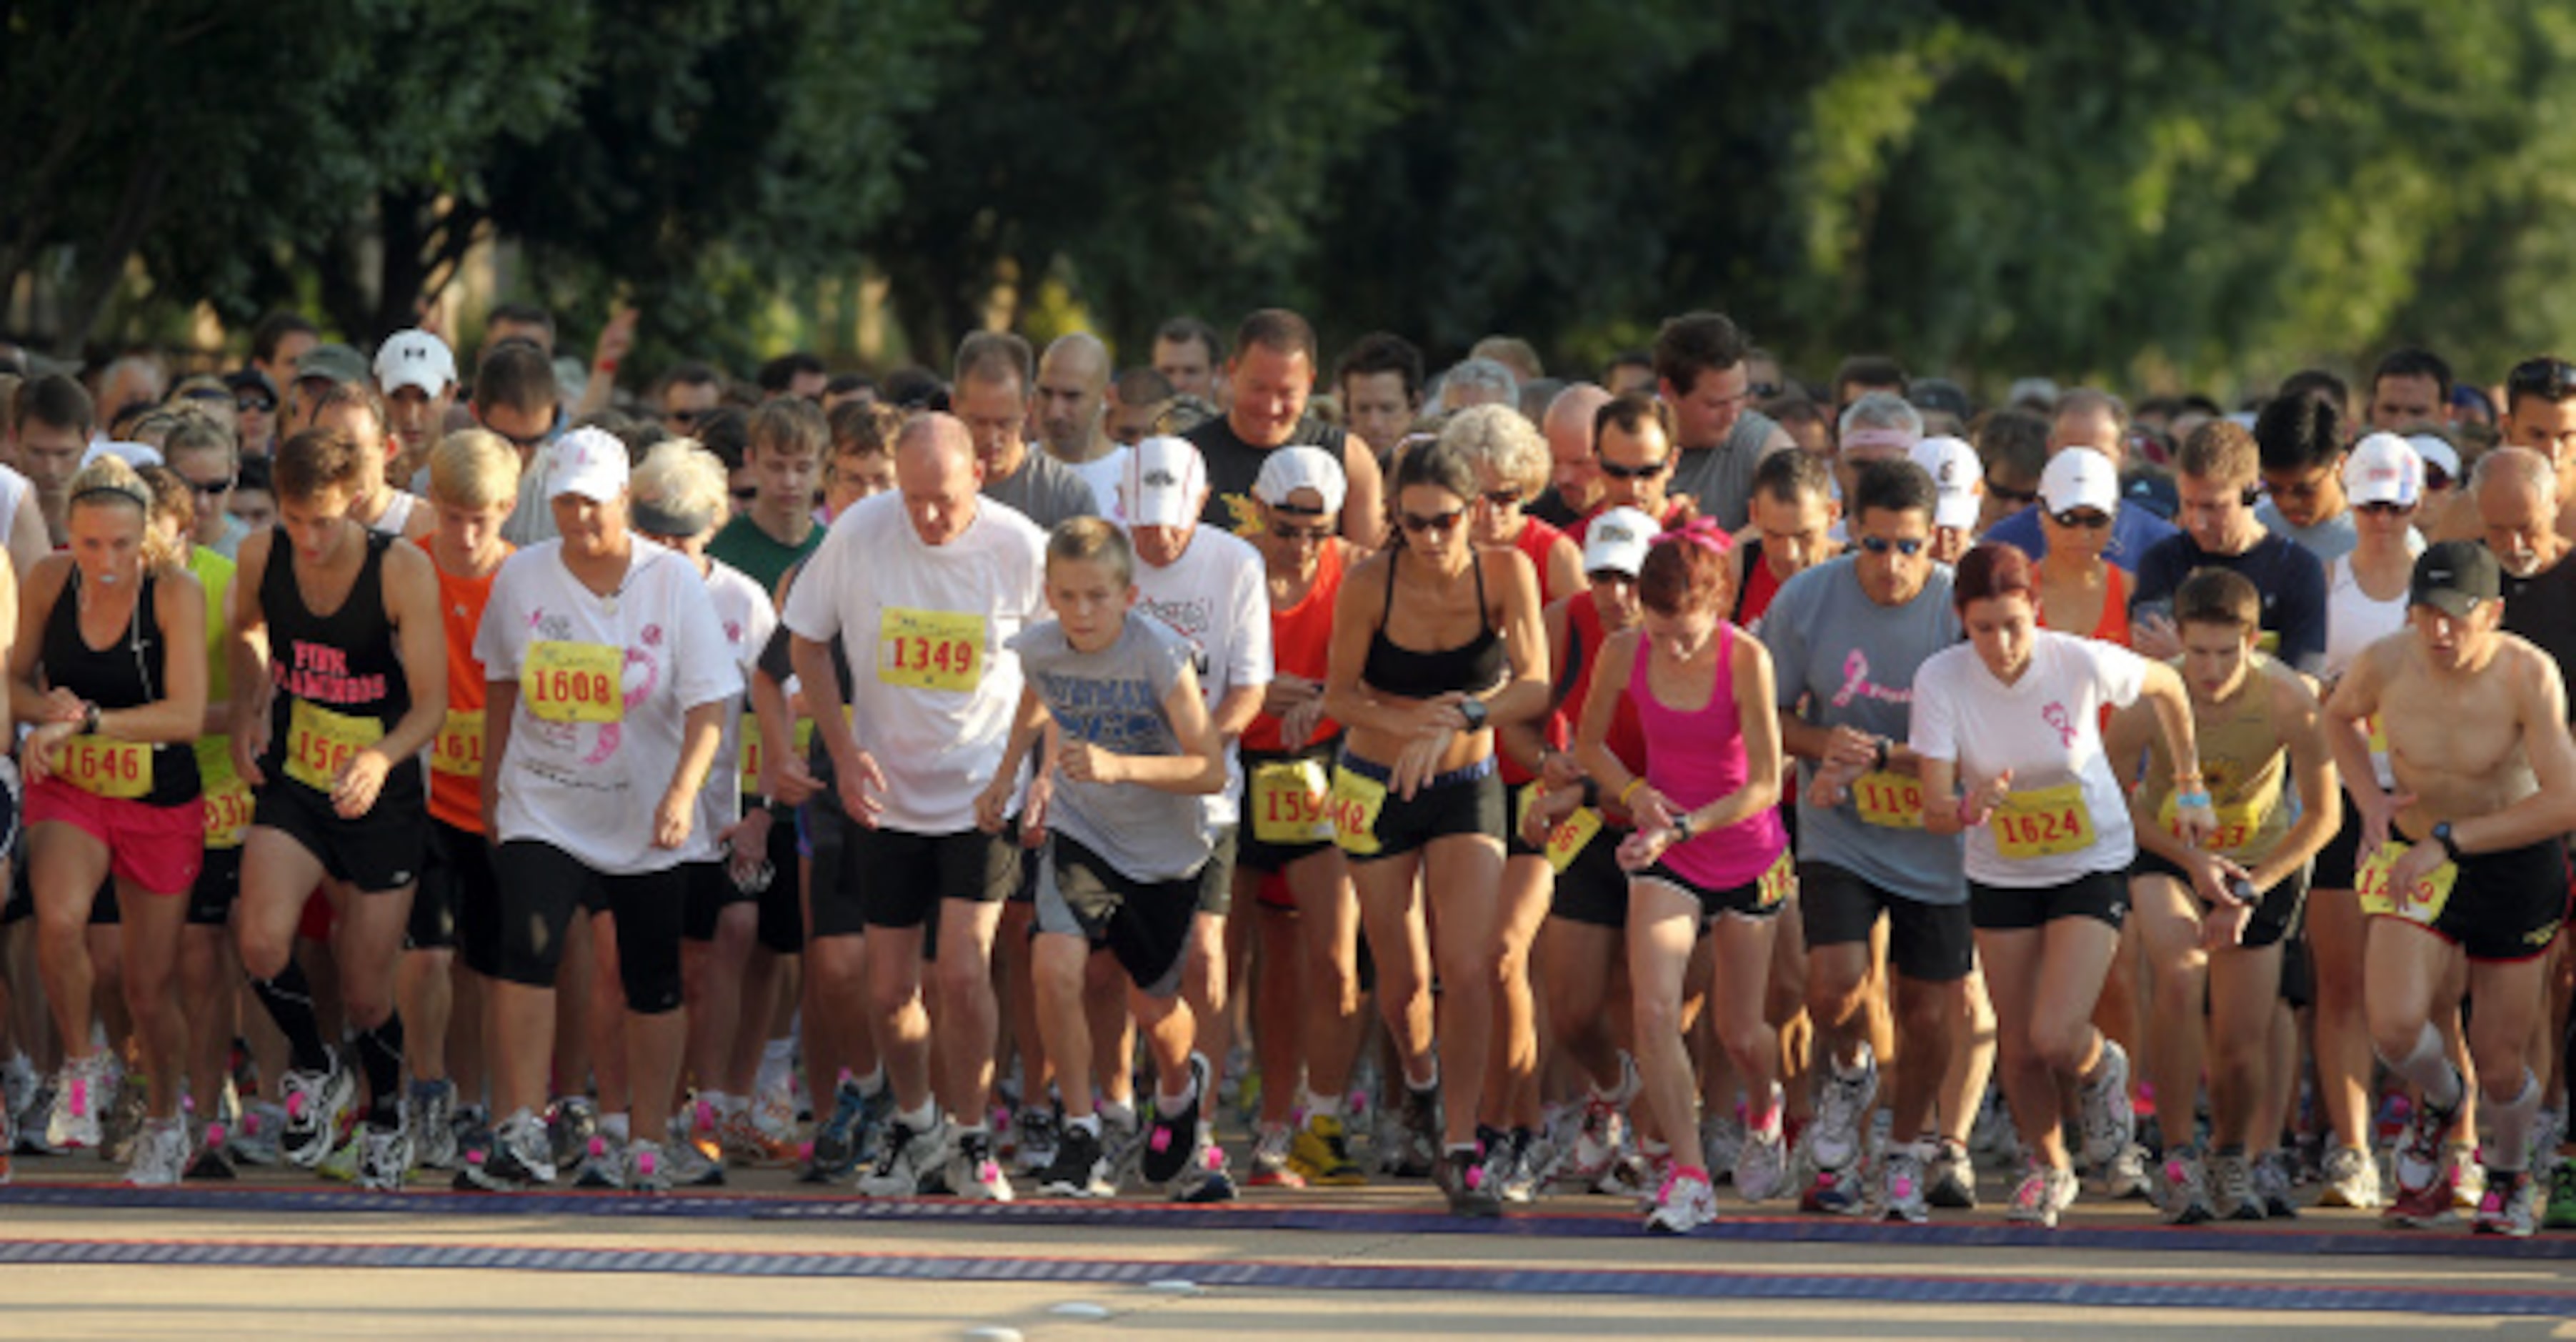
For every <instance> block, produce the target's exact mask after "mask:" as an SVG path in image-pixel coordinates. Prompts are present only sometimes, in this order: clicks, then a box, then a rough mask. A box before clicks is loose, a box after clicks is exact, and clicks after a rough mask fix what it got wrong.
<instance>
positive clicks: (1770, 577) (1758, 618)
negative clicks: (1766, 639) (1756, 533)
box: [1735, 540, 1780, 629]
mask: <svg viewBox="0 0 2576 1342" xmlns="http://www.w3.org/2000/svg"><path fill="white" fill-rule="evenodd" d="M1778 595H1780V575H1779V574H1777V573H1774V572H1772V571H1771V561H1770V560H1768V559H1765V558H1763V557H1762V542H1760V541H1758V540H1757V541H1754V542H1752V543H1751V544H1749V545H1747V546H1745V547H1744V590H1743V591H1742V592H1741V593H1739V594H1737V596H1736V598H1735V623H1736V624H1737V625H1738V626H1739V627H1741V628H1745V629H1751V628H1753V627H1754V626H1755V625H1758V624H1760V623H1761V622H1762V616H1763V613H1764V612H1766V611H1768V610H1770V609H1771V598H1773V597H1775V596H1778Z"/></svg>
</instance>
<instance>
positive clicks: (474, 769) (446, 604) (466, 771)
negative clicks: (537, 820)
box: [422, 544, 513, 834]
mask: <svg viewBox="0 0 2576 1342" xmlns="http://www.w3.org/2000/svg"><path fill="white" fill-rule="evenodd" d="M422 548H423V549H427V548H428V547H427V546H423V547H422ZM502 549H503V551H504V552H505V553H507V552H509V551H511V550H512V549H513V547H511V546H508V545H506V544H505V545H504V546H503V547H502ZM431 566H432V567H433V568H435V567H436V561H435V560H433V561H432V564H431ZM500 576H501V569H500V566H498V565H494V566H493V569H492V571H491V572H490V573H486V574H484V575H483V576H482V577H480V578H460V577H457V576H456V575H454V574H452V573H449V572H448V571H447V570H445V569H439V570H438V618H439V622H440V623H441V624H444V625H445V626H446V627H447V720H446V721H444V722H442V723H440V724H439V726H438V735H437V736H436V737H434V738H432V739H431V741H430V744H429V813H430V815H432V816H433V817H436V818H437V819H438V820H440V821H442V822H444V823H446V824H450V825H454V826H455V827H457V828H458V829H461V830H465V831H467V832H469V833H474V834H480V833H482V832H483V770H484V768H485V765H486V761H485V759H484V757H483V663H481V662H479V661H476V660H475V658H474V631H475V630H476V629H478V628H480V627H481V626H482V624H483V607H484V606H485V605H486V604H487V603H489V602H490V601H491V599H492V580H493V579H495V578H498V577H500Z"/></svg>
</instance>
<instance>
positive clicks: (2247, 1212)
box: [2208, 1149, 2270, 1221]
mask: <svg viewBox="0 0 2576 1342" xmlns="http://www.w3.org/2000/svg"><path fill="white" fill-rule="evenodd" d="M2208 1190H2209V1209H2210V1210H2211V1211H2212V1212H2214V1213H2216V1214H2217V1216H2218V1219H2220V1220H2222V1221H2260V1220H2262V1219H2263V1216H2264V1213H2265V1212H2267V1211H2268V1210H2270V1209H2269V1208H2268V1207H2267V1206H2266V1205H2265V1204H2264V1201H2263V1192H2262V1189H2261V1188H2259V1187H2257V1186H2256V1183H2255V1178H2254V1161H2253V1158H2252V1157H2250V1156H2248V1155H2246V1154H2245V1152H2244V1151H2243V1150H2241V1149H2239V1150H2235V1151H2213V1152H2211V1153H2210V1156H2209V1181H2208Z"/></svg>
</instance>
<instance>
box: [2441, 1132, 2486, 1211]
mask: <svg viewBox="0 0 2576 1342" xmlns="http://www.w3.org/2000/svg"><path fill="white" fill-rule="evenodd" d="M2442 1158H2443V1159H2444V1160H2446V1161H2448V1162H2449V1163H2450V1166H2451V1209H2452V1210H2453V1211H2457V1212H2461V1213H2463V1214H2467V1213H2474V1212H2475V1211H2477V1209H2478V1208H2479V1207H2481V1206H2484V1205H2485V1203H2486V1193H2487V1167H2486V1165H2485V1163H2484V1162H2482V1161H2480V1160H2479V1159H2478V1148H2477V1147H2475V1146H2473V1145H2470V1144H2469V1143H2467V1142H2453V1143H2451V1144H2450V1145H2449V1146H2447V1147H2445V1148H2443V1157H2442Z"/></svg>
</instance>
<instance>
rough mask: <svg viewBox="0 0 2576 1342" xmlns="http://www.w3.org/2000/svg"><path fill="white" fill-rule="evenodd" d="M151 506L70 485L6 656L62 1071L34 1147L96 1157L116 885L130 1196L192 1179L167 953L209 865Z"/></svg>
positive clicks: (185, 580) (196, 693)
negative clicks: (40, 1143) (101, 957)
mask: <svg viewBox="0 0 2576 1342" xmlns="http://www.w3.org/2000/svg"><path fill="white" fill-rule="evenodd" d="M151 500H152V496H151V494H150V492H149V491H148V490H147V489H146V488H145V486H144V484H143V482H142V481H141V480H140V479H138V478H137V477H136V476H135V474H134V471H133V469H132V468H130V467H128V466H127V465H126V464H125V463H124V462H123V461H121V460H119V459H117V458H115V457H112V456H101V457H100V458H99V459H98V460H97V461H95V462H92V463H91V464H90V465H88V466H84V467H82V468H81V470H80V471H79V473H78V474H76V475H74V476H73V477H72V479H71V482H70V487H69V490H68V493H67V497H66V502H65V516H64V522H65V527H66V530H67V531H68V533H69V536H70V542H71V545H70V548H71V553H70V554H68V555H58V556H54V557H50V558H47V559H44V560H40V561H38V563H37V565H36V567H35V568H34V569H33V570H32V571H31V572H30V573H29V574H28V577H27V599H26V601H25V602H24V603H23V604H21V605H20V607H19V609H18V611H17V621H16V628H17V639H16V641H15V642H14V643H13V644H12V645H11V650H10V658H9V671H10V675H9V690H10V705H11V716H12V717H14V718H15V719H16V720H18V721H20V722H27V723H32V724H35V725H34V727H33V729H32V730H31V731H30V732H29V733H28V737H27V744H26V749H25V752H24V761H25V768H26V777H27V829H28V836H27V842H28V859H27V862H28V874H29V881H30V884H31V885H32V886H33V887H34V890H35V899H36V924H37V932H38V938H39V955H38V960H37V964H38V968H39V970H40V972H41V977H42V979H43V981H44V987H45V995H46V997H47V999H48V1000H49V1001H50V1002H51V1003H52V1005H53V1011H54V1023H55V1027H56V1029H57V1031H58V1032H59V1034H60V1036H61V1039H62V1048H63V1059H64V1061H63V1074H62V1077H61V1079H60V1080H59V1081H57V1082H56V1089H55V1102H54V1103H55V1107H54V1111H53V1114H52V1115H51V1118H50V1120H49V1122H48V1124H47V1128H48V1131H47V1134H46V1135H47V1138H48V1140H49V1141H51V1142H52V1144H53V1145H55V1146H57V1147H97V1146H99V1145H100V1141H101V1134H100V1128H99V1120H100V1117H101V1111H102V1110H103V1109H104V1108H105V1101H106V1100H107V1098H108V1095H109V1092H110V1089H111V1086H110V1083H109V1082H108V1080H107V1063H108V1059H107V1057H106V1056H105V1052H104V1051H103V1050H101V1049H99V1048H97V1047H96V1046H95V1045H94V1044H93V1042H92V1036H91V1032H90V1031H91V1020H92V1006H93V1003H92V1000H91V994H90V985H91V962H90V953H89V947H88V945H87V944H86V938H87V936H88V933H89V922H90V908H91V901H92V900H93V898H94V897H95V896H96V895H97V894H98V893H99V888H100V886H101V885H102V884H104V883H105V882H106V881H107V880H108V879H109V878H110V877H111V876H112V877H113V878H114V880H115V882H116V886H115V889H116V896H117V908H118V914H119V917H118V921H117V929H116V930H117V933H118V941H119V952H120V957H121V961H120V963H121V977H122V979H123V985H124V991H125V1002H126V1006H127V1009H128V1010H129V1011H130V1013H131V1014H132V1016H133V1019H134V1025H135V1033H136V1036H137V1038H138V1041H139V1042H140V1044H141V1046H142V1047H141V1052H142V1059H143V1066H144V1069H145V1071H146V1072H147V1074H148V1075H149V1076H150V1079H151V1092H150V1093H151V1099H150V1109H149V1118H148V1120H147V1121H146V1123H145V1125H144V1128H143V1131H142V1133H141V1134H140V1136H139V1137H138V1138H137V1140H136V1142H135V1144H134V1154H133V1162H132V1165H131V1166H130V1167H129V1168H128V1169H127V1171H126V1176H125V1177H126V1182H128V1183H130V1184H134V1185H137V1186H141V1187H152V1186H158V1185H167V1184H174V1183H177V1182H178V1181H179V1178H180V1176H181V1174H182V1173H183V1172H184V1171H185V1170H186V1169H187V1165H188V1147H189V1140H188V1132H187V1129H186V1126H185V1125H184V1124H183V1122H182V1121H181V1119H180V1116H179V1090H180V1077H181V1076H182V1075H183V1073H184V1070H185V1064H186V1061H187V1056H188V1054H187V1045H188V1028H187V1023H186V1021H185V1020H183V1019H182V1012H181V1002H180V994H179V991H178V988H179V974H178V969H179V941H180V933H181V929H182V928H183V927H184V926H185V925H186V921H187V915H188V898H187V896H188V894H189V892H190V890H191V889H192V888H193V887H194V885H195V883H196V879H197V873H198V871H199V870H200V869H201V868H202V867H203V865H204V862H205V807H204V803H203V801H202V800H201V799H200V796H199V792H198V786H197V759H196V755H195V753H194V752H193V751H192V750H191V749H190V748H189V742H191V741H192V740H194V739H195V737H196V735H197V733H198V731H199V729H200V727H201V726H202V725H203V722H204V718H205V711H206V710H205V692H206V677H205V667H204V664H203V663H201V662H199V661H198V660H197V657H198V651H199V649H200V648H201V647H203V645H204V642H205V619H206V612H205V595H204V589H202V588H200V587H199V586H198V585H197V583H196V580H195V579H194V578H192V577H190V576H188V574H187V572H186V570H185V569H184V568H183V567H182V566H181V556H182V550H181V549H180V547H179V546H178V545H177V544H175V543H174V538H172V537H170V536H168V535H167V534H166V533H156V532H154V531H153V530H152V528H151V524H150V516H151V507H152V502H151ZM12 595H13V596H14V593H13V594H12ZM101 645H104V646H101ZM174 649H175V650H176V651H175V654H174V652H173V650H174ZM208 1099H209V1100H210V1101H211V1099H212V1097H211V1096H209V1097H208Z"/></svg>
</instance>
